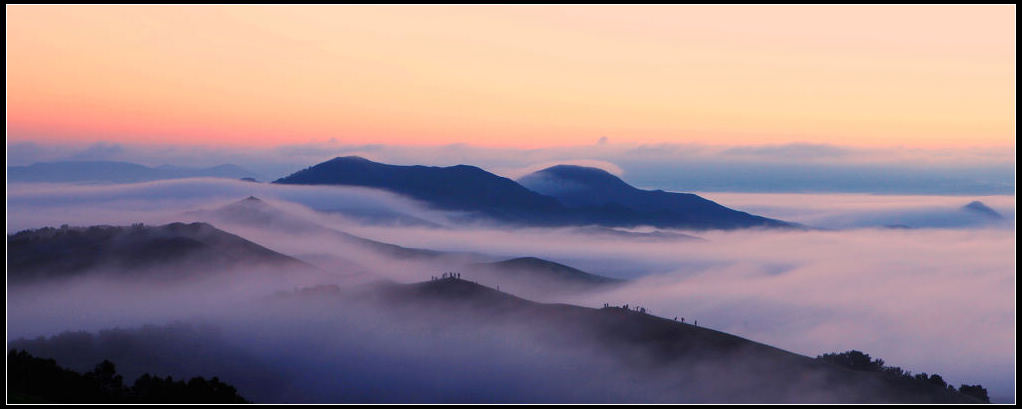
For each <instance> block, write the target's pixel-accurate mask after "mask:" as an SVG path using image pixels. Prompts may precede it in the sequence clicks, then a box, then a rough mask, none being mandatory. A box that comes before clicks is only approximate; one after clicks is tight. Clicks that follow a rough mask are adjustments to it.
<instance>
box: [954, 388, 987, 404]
mask: <svg viewBox="0 0 1022 409" xmlns="http://www.w3.org/2000/svg"><path fill="white" fill-rule="evenodd" d="M958 391H959V392H961V393H964V394H966V395H969V396H972V397H974V398H976V399H979V400H981V401H983V402H986V403H990V396H988V395H987V390H986V388H984V387H983V386H982V385H964V384H963V385H962V386H960V387H959V388H958Z"/></svg>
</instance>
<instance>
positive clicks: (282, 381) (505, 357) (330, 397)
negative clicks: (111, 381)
mask: <svg viewBox="0 0 1022 409" xmlns="http://www.w3.org/2000/svg"><path fill="white" fill-rule="evenodd" d="M213 313H214V314H213V315H212V316H211V317H209V318H207V320H206V321H205V324H203V325H202V326H198V327H197V326H194V325H187V324H183V323H177V324H173V325H170V326H145V327H141V328H138V329H123V328H122V329H114V330H106V331H100V332H99V333H98V334H95V335H93V334H92V333H84V332H76V333H65V334H61V335H58V336H54V337H50V338H36V339H22V340H15V341H13V342H11V343H10V344H9V346H8V347H9V348H18V349H24V350H27V351H28V352H29V353H32V354H34V355H37V356H41V357H45V358H53V359H57V360H58V361H60V362H66V363H67V364H68V365H69V367H71V368H76V369H77V368H88V365H92V364H94V363H95V361H96V360H97V359H114V360H116V362H118V363H119V364H122V363H123V365H124V368H125V371H124V373H125V376H137V375H139V374H140V371H141V370H143V369H142V368H144V370H149V371H161V372H163V373H171V374H175V375H176V374H188V373H192V374H194V373H216V374H220V375H221V376H222V379H224V380H225V381H227V382H229V383H231V384H232V385H235V386H236V387H237V388H238V392H239V393H240V394H242V395H244V396H246V397H249V398H250V399H252V400H254V401H256V402H280V403H299V402H308V403H469V402H491V403H515V402H518V403H521V402H532V403H544V402H545V403H557V402H563V403H601V402H633V403H669V402H675V403H701V402H702V403H705V402H715V403H910V402H911V403H977V402H978V401H977V400H976V399H974V398H972V397H970V396H966V395H963V394H961V393H958V392H955V391H952V390H949V389H947V388H940V387H937V386H935V385H932V384H927V383H920V382H912V381H908V380H905V379H903V378H896V377H887V376H884V374H880V373H874V372H864V371H856V370H851V369H848V368H845V367H842V366H838V365H836V364H834V363H831V362H829V361H827V360H821V359H812V358H809V357H806V356H802V355H797V354H793V353H790V352H787V351H783V350H781V349H777V348H774V347H771V346H768V345H764V344H760V343H757V342H753V341H750V340H747V339H744V338H741V337H737V336H734V335H730V334H726V333H723V332H720V331H715V330H713V329H709V328H703V327H698V326H694V325H689V324H685V323H681V322H678V321H674V320H669V319H664V318H660V317H657V316H654V315H651V314H647V313H643V312H640V311H635V310H633V309H631V308H622V307H615V306H607V307H605V308H599V309H596V308H587V307H581V306H575V305H566V304H543V303H537V302H533V301H529V300H527V299H524V298H520V297H516V296H513V295H509V294H506V293H504V292H501V291H498V290H496V289H493V288H488V287H485V286H482V285H479V284H477V283H474V282H471V281H468V280H461V279H440V280H430V281H426V282H419V283H412V284H398V283H393V282H377V283H371V284H363V285H359V286H354V287H338V286H331V285H324V286H319V287H312V288H305V289H301V290H297V291H288V292H285V293H279V294H277V295H273V296H268V297H266V298H263V299H260V300H258V301H257V302H255V303H253V304H252V305H251V306H250V307H249V308H246V309H245V310H244V312H243V313H242V314H240V315H238V314H230V313H227V312H224V311H214V312H213ZM217 313H219V314H223V317H224V318H225V319H224V320H223V321H221V322H222V323H221V326H219V327H209V326H208V323H209V322H211V321H210V320H212V319H214V318H215V317H216V314H217Z"/></svg>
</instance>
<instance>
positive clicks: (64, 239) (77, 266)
mask: <svg viewBox="0 0 1022 409" xmlns="http://www.w3.org/2000/svg"><path fill="white" fill-rule="evenodd" d="M246 266H249V267H251V266H260V267H270V268H274V269H284V268H289V269H301V270H310V269H313V267H312V266H310V265H308V264H306V263H304V262H301V261H299V260H297V259H294V258H292V257H289V256H286V255H283V254H280V253H277V252H274V251H273V250H270V249H267V248H265V247H262V246H260V245H258V244H255V243H253V242H250V241H248V240H245V239H243V238H241V237H238V236H236V235H233V234H230V233H227V232H225V231H222V230H220V229H217V228H216V227H213V226H212V225H209V224H206V223H191V224H185V223H171V224H167V225H163V226H146V225H142V224H141V223H139V224H135V225H132V226H130V227H129V226H91V227H68V226H66V225H65V226H62V227H60V228H53V227H45V228H41V229H35V230H25V231H21V232H18V233H15V234H13V235H8V236H7V279H8V281H9V282H11V283H15V282H29V281H35V280H43V279H48V278H56V277H70V276H77V275H82V274H86V273H90V272H103V273H106V272H111V271H116V272H118V273H121V274H129V275H138V276H139V277H142V276H144V275H143V274H141V272H143V271H155V270H160V271H165V270H173V271H174V272H177V271H182V270H188V271H202V272H210V271H216V270H222V269H231V268H237V267H246Z"/></svg>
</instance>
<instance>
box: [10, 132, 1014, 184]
mask: <svg viewBox="0 0 1022 409" xmlns="http://www.w3.org/2000/svg"><path fill="white" fill-rule="evenodd" d="M616 141H617V139H615V138H614V136H613V135H609V136H603V137H594V138H593V143H592V144H590V145H578V146H563V147H547V148H542V149H516V148H497V147H484V146H474V145H469V144H451V145H440V146H400V145H383V144H368V145H366V144H362V145H357V144H345V143H343V142H339V141H337V140H334V139H329V140H320V141H309V142H308V143H303V144H294V145H281V146H274V147H268V148H248V147H223V146H203V145H145V144H120V143H105V142H100V143H95V144H40V143H31V142H21V143H14V144H10V145H8V152H9V155H8V156H9V160H10V163H9V165H29V164H32V163H34V162H39V161H59V160H117V161H127V162H134V163H139V164H143V165H148V166H160V165H164V164H167V163H173V164H176V165H181V166H193V167H206V166H215V165H221V164H225V163H230V164H235V165H240V166H242V167H244V168H246V169H251V170H253V171H255V172H257V173H260V174H262V175H266V177H267V178H269V180H273V179H276V178H279V177H284V176H286V175H289V174H291V173H293V172H296V171H298V170H301V169H304V168H305V167H308V166H310V165H313V164H316V163H320V162H323V161H326V160H329V159H332V158H334V157H336V156H346V155H361V156H364V157H367V158H369V159H372V160H376V161H382V162H385V163H393V164H398V165H420V164H421V165H432V166H453V165H458V164H467V165H475V166H479V167H481V168H483V169H486V170H488V171H490V172H493V173H496V174H498V175H501V176H506V177H512V178H515V177H519V176H522V175H524V174H525V173H527V172H528V171H534V170H538V169H539V167H540V166H542V165H548V164H549V165H553V164H558V163H576V164H584V165H586V166H597V167H600V168H604V169H606V170H608V171H610V172H611V173H614V174H616V175H618V176H621V177H622V178H623V179H624V180H625V181H626V182H628V183H631V184H633V185H635V186H638V187H642V188H646V189H668V190H678V191H718V192H721V191H723V192H753V191H755V192H862V193H890V194H944V195H962V194H980V195H982V194H1010V193H1012V192H1014V188H1015V177H1014V175H1015V161H1014V158H1015V152H1014V147H1010V148H1000V147H992V148H982V147H977V148H965V147H955V148H940V149H936V148H934V149H919V148H905V147H872V148H867V147H852V146H838V145H826V144H809V143H789V144H780V145H705V144H693V143H690V144H633V143H617V142H616Z"/></svg>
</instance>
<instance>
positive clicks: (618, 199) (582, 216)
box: [274, 156, 795, 229]
mask: <svg viewBox="0 0 1022 409" xmlns="http://www.w3.org/2000/svg"><path fill="white" fill-rule="evenodd" d="M521 182H522V183H523V184H525V185H526V186H523V185H522V184H519V183H516V182H515V181H512V180H510V179H507V178H504V177H500V176H497V175H494V174H492V173H489V172H486V171H484V170H482V169H479V168H477V167H474V166H466V165H458V166H451V167H429V166H397V165H387V164H382V163H376V162H373V161H370V160H367V159H364V158H361V157H357V156H347V157H339V158H334V159H332V160H329V161H327V162H323V163H320V164H318V165H315V166H312V167H310V168H307V169H304V170H302V171H299V172H296V173H294V174H292V175H290V176H287V177H284V178H281V179H278V180H276V181H275V182H274V183H284V184H306V185H351V186H367V187H373V188H380V189H385V190H389V191H391V192H394V193H398V194H402V195H406V196H409V197H411V198H414V199H417V200H420V201H422V202H424V203H426V204H428V205H430V206H432V207H434V208H437V209H442V210H452V211H459V212H465V213H466V214H468V217H467V219H468V220H472V219H474V218H476V217H488V218H492V219H496V220H498V221H502V222H509V223H513V224H525V225H539V226H568V225H576V226H579V225H581V226H585V225H601V226H612V227H615V226H627V227H634V226H639V225H651V226H656V227H661V228H694V229H734V228H746V227H794V226H795V225H793V224H790V223H786V222H782V221H779V220H773V219H768V218H764V217H760V216H754V215H750V214H748V213H745V212H739V211H735V210H731V209H728V208H726V207H724V206H721V205H719V204H717V203H714V202H712V201H709V200H706V199H703V198H701V197H699V196H696V195H693V194H687V193H668V192H663V191H643V190H639V189H635V188H633V187H631V186H629V185H628V184H626V183H624V182H623V181H621V180H620V179H618V178H616V177H614V176H612V175H610V174H607V173H606V172H603V171H599V170H595V169H592V168H582V167H577V166H555V167H553V168H549V169H546V170H543V171H540V172H536V173H534V174H531V175H529V176H526V177H524V178H522V180H521ZM530 189H531V190H530Z"/></svg>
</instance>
